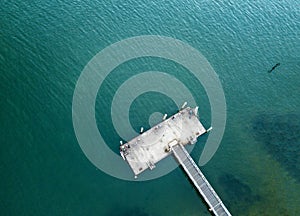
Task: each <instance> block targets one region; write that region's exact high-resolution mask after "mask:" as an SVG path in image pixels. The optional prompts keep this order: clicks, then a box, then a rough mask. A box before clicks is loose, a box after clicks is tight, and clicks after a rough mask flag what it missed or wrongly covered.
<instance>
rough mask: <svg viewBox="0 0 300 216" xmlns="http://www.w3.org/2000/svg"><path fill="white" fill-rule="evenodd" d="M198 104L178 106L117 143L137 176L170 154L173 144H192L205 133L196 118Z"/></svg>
mask: <svg viewBox="0 0 300 216" xmlns="http://www.w3.org/2000/svg"><path fill="white" fill-rule="evenodd" d="M197 112H198V107H196V108H190V107H187V108H185V109H182V110H180V111H179V112H178V113H176V114H175V115H172V116H171V117H170V118H168V119H166V120H164V121H162V122H161V123H159V124H157V125H155V126H154V127H152V128H151V129H149V130H148V131H145V132H144V133H142V134H141V135H139V136H137V137H135V138H133V139H132V140H130V141H129V142H127V143H125V144H122V145H121V146H120V154H121V156H122V157H123V159H124V160H126V161H127V162H128V164H129V166H130V167H131V169H132V170H133V172H134V174H135V175H136V176H137V175H138V174H140V173H142V172H143V171H145V170H146V169H148V168H149V169H153V168H155V164H156V163H157V162H159V161H160V160H162V159H164V158H165V157H167V156H168V155H170V154H172V153H171V151H170V148H171V147H172V146H174V145H177V144H181V145H186V144H194V143H196V141H197V138H198V137H199V136H201V135H202V134H204V133H206V129H205V128H204V127H203V125H202V124H201V122H200V121H199V119H198V115H197Z"/></svg>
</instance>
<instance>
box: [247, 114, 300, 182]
mask: <svg viewBox="0 0 300 216" xmlns="http://www.w3.org/2000/svg"><path fill="white" fill-rule="evenodd" d="M252 129H253V134H254V137H255V139H257V140H258V141H261V142H262V143H263V144H264V147H265V149H266V151H267V152H268V153H269V154H270V155H272V157H274V158H275V159H276V160H277V161H278V162H279V163H280V164H281V165H282V166H283V167H284V168H285V169H286V170H287V171H288V172H289V173H290V175H291V176H293V177H294V178H296V179H297V180H298V181H300V153H299V152H300V116H299V115H296V114H287V115H274V114H263V115H258V116H257V117H256V118H255V119H254V120H253V124H252Z"/></svg>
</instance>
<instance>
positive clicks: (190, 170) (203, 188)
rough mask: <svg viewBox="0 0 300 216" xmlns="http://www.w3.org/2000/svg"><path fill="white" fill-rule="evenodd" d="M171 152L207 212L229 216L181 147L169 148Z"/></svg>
mask: <svg viewBox="0 0 300 216" xmlns="http://www.w3.org/2000/svg"><path fill="white" fill-rule="evenodd" d="M171 150H172V152H173V153H174V156H175V158H176V159H177V160H178V162H179V163H180V165H181V166H182V167H183V169H184V171H185V172H186V173H187V175H188V176H189V178H190V179H191V180H192V182H193V183H194V185H195V187H196V188H197V189H198V191H199V192H200V194H201V196H202V197H203V199H204V200H205V202H206V203H207V204H208V206H209V210H210V211H212V212H213V213H214V214H215V215H216V216H226V215H228V216H229V215H231V214H230V213H229V211H228V210H227V208H226V207H225V205H224V204H223V202H222V200H221V199H220V198H219V196H218V195H217V193H216V192H215V190H214V189H213V188H212V186H211V185H210V184H209V182H208V181H207V179H206V178H205V176H204V175H203V173H202V172H201V170H200V169H199V167H198V166H197V165H196V164H195V162H194V160H193V159H192V158H191V156H190V155H189V153H188V152H187V150H186V149H185V148H184V147H183V145H181V144H177V145H173V146H171Z"/></svg>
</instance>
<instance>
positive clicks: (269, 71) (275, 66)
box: [268, 63, 280, 73]
mask: <svg viewBox="0 0 300 216" xmlns="http://www.w3.org/2000/svg"><path fill="white" fill-rule="evenodd" d="M279 65H280V63H277V64H276V65H274V66H273V67H272V68H271V70H268V73H271V72H272V71H273V70H275V68H277V67H278V66H279Z"/></svg>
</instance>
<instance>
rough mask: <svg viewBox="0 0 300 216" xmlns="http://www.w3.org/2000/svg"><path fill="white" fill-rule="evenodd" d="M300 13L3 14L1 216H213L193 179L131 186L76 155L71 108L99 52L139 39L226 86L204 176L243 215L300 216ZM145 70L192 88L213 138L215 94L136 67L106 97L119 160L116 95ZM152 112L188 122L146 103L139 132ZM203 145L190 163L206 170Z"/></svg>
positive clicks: (102, 95) (64, 8) (11, 4)
mask: <svg viewBox="0 0 300 216" xmlns="http://www.w3.org/2000/svg"><path fill="white" fill-rule="evenodd" d="M299 8H300V3H299V2H297V1H292V0H290V1H279V0H278V1H275V0H272V1H249V0H243V1H239V0H238V1H227V2H226V3H222V2H221V1H220V2H219V1H146V0H145V1H142V0H137V1H133V0H130V1H117V0H111V1H68V0H67V1H60V0H58V1H24V0H22V1H21V0H15V1H8V0H1V2H0V17H1V18H0V19H1V21H0V47H1V48H0V70H1V71H0V123H1V126H0V173H1V180H0V212H1V215H105V216H106V215H108V216H116V215H143V216H146V215H154V216H160V215H178V216H181V215H187V216H190V215H209V214H208V212H207V209H206V206H205V205H204V204H203V202H202V201H201V198H200V197H199V195H198V194H197V193H196V191H195V190H194V188H193V187H192V185H191V184H190V182H189V181H188V180H187V178H186V176H185V175H184V173H183V171H182V170H181V169H179V168H177V169H176V170H174V171H173V172H171V173H169V174H168V175H166V176H164V177H162V178H159V179H156V180H151V181H146V182H129V181H123V180H119V179H117V178H113V177H111V176H109V175H107V174H105V173H104V172H102V171H100V170H98V169H97V168H96V167H95V166H94V165H93V164H92V163H90V162H89V160H88V159H87V158H86V157H85V155H84V153H83V152H82V150H81V149H80V146H79V145H78V142H77V139H76V136H75V132H74V129H73V124H72V98H73V92H74V89H75V85H76V82H77V80H78V78H79V76H80V73H81V71H82V70H83V68H84V66H85V65H86V64H87V63H88V62H89V60H90V59H91V58H92V57H93V56H94V55H95V54H97V53H98V52H99V51H100V50H102V49H104V48H105V47H107V46H109V45H110V44H112V43H115V42H117V41H120V40H122V39H125V38H129V37H133V36H140V35H162V36H167V37H172V38H176V39H179V40H182V41H184V42H185V43H187V44H189V45H191V46H193V47H194V48H196V49H197V50H199V51H200V52H201V53H202V54H203V55H204V56H205V57H206V58H207V60H208V61H209V62H210V64H211V65H212V66H213V68H214V70H215V71H216V73H217V74H218V75H219V78H220V80H221V83H222V85H223V89H224V92H225V97H226V103H227V125H226V130H225V134H224V137H223V140H222V143H221V146H220V148H219V149H218V151H217V153H216V154H215V156H214V157H213V159H212V160H211V161H210V162H209V163H208V164H206V165H205V166H203V167H202V170H203V172H204V173H205V174H206V176H207V178H208V179H209V181H210V182H211V184H212V185H213V186H214V187H215V189H216V191H217V192H218V194H219V195H220V197H221V198H222V199H223V201H224V203H225V204H226V206H228V208H229V210H230V211H231V212H232V214H233V215H295V216H297V215H300V205H299V203H300V174H299V173H300V153H299V152H300V147H299V146H300V109H299V107H300V95H299V92H300V78H299V75H300V9H299ZM276 63H280V66H279V67H277V68H276V69H275V70H274V71H273V72H272V73H268V72H267V71H268V70H270V69H271V68H272V67H273V66H274V65H275V64H276ZM147 70H157V71H164V72H166V73H170V74H173V75H174V76H176V78H177V79H178V80H182V82H183V83H185V84H186V86H188V88H189V90H190V91H191V92H192V94H193V95H194V97H195V99H196V101H197V103H199V106H200V109H199V110H200V112H201V113H200V114H201V116H202V118H203V122H204V124H205V125H206V126H209V124H210V115H211V113H210V107H209V101H208V98H207V96H206V94H205V91H204V89H203V87H202V86H201V85H200V83H198V82H196V81H195V80H194V79H192V78H189V77H188V76H187V74H188V72H187V71H186V69H185V68H183V67H182V66H180V65H178V64H176V63H174V62H171V61H167V60H164V59H160V58H151V57H147V58H140V59H135V60H132V61H129V62H126V63H124V64H122V65H120V66H119V67H118V68H116V69H115V70H114V71H113V72H112V73H111V74H110V76H108V77H107V79H106V80H105V81H104V83H103V86H101V89H100V90H101V91H99V93H98V96H97V102H96V117H97V121H98V122H97V123H98V128H99V130H100V131H101V133H102V136H103V137H104V138H105V140H106V142H107V143H110V144H109V145H110V148H111V149H112V150H113V151H115V152H117V151H118V145H119V139H120V138H119V136H118V134H117V133H116V131H115V130H114V128H113V125H112V121H111V116H110V115H107V113H110V106H111V101H112V98H113V95H114V93H115V91H116V90H117V89H118V87H119V86H120V85H121V84H122V82H124V81H126V79H128V78H129V77H130V76H132V75H135V74H138V73H141V72H143V71H147ZM133 88H134V86H133ZM100 100H101V103H100ZM200 103H202V104H200ZM145 107H151V112H153V111H157V112H162V113H165V112H167V113H168V114H172V113H174V112H176V109H177V107H176V106H175V104H174V103H173V102H172V99H171V98H168V97H166V96H164V95H162V94H158V93H153V92H152V93H151V92H149V93H147V94H144V95H141V96H139V97H138V98H136V100H135V101H134V103H133V104H132V106H131V112H130V120H131V124H132V127H133V128H135V129H136V130H138V128H139V127H140V126H141V125H145V127H146V128H149V125H147V124H148V118H149V115H150V114H151V113H150V111H149V109H144V108H145ZM205 140H206V137H203V138H200V139H199V141H198V143H197V145H196V147H195V148H194V150H193V152H192V156H193V158H194V159H195V160H196V161H198V159H199V157H200V153H201V151H202V148H203V145H204V143H205Z"/></svg>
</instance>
